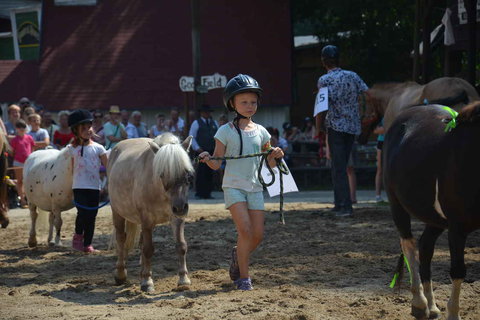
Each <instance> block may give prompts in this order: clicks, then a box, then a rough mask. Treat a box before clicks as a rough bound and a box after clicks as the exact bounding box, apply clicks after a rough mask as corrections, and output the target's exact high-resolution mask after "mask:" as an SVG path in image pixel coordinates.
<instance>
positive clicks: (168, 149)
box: [107, 133, 194, 292]
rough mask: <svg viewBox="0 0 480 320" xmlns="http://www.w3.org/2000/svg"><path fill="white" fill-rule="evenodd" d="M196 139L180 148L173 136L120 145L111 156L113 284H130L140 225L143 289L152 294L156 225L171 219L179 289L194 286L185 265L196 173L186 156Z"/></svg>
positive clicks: (189, 139) (109, 168) (139, 139)
mask: <svg viewBox="0 0 480 320" xmlns="http://www.w3.org/2000/svg"><path fill="white" fill-rule="evenodd" d="M191 141H192V137H191V136H190V137H188V138H187V139H185V141H183V143H180V141H179V139H178V138H177V137H176V136H174V135H173V134H171V133H164V134H162V135H159V136H157V137H156V138H155V139H154V140H152V139H148V138H138V139H129V140H124V141H122V142H120V143H119V144H118V145H116V146H115V148H113V149H112V152H111V154H110V157H109V162H108V169H107V174H108V179H109V183H108V193H109V195H110V202H111V206H112V215H113V223H114V226H115V232H116V234H115V235H116V242H117V254H118V260H117V265H116V272H115V281H116V283H117V284H122V283H124V282H125V281H126V279H127V270H126V268H125V260H126V257H127V254H128V250H129V249H130V248H131V247H132V246H133V243H132V242H133V241H129V240H128V239H134V236H132V235H134V234H135V233H136V227H137V225H140V226H141V231H142V233H141V234H142V239H141V240H142V241H141V242H142V255H141V289H142V290H143V291H147V292H152V291H153V290H154V286H153V280H152V271H151V259H152V255H153V251H154V248H153V240H152V232H153V229H154V227H155V225H157V224H160V223H165V222H167V221H169V220H170V222H171V225H172V230H173V234H174V238H175V240H176V248H177V254H178V257H179V270H178V275H179V281H178V286H180V287H182V286H188V285H190V283H191V282H190V279H189V278H188V270H187V265H186V258H185V255H186V252H187V243H186V242H185V237H184V233H183V230H184V225H185V221H184V218H185V216H186V215H187V213H188V190H189V185H190V182H191V179H192V178H193V175H194V170H193V167H192V163H191V161H190V158H189V157H188V154H187V151H186V150H188V149H189V147H190V144H191Z"/></svg>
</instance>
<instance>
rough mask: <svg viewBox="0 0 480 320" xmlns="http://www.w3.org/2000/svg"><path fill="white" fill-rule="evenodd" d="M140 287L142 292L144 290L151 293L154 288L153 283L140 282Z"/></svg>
mask: <svg viewBox="0 0 480 320" xmlns="http://www.w3.org/2000/svg"><path fill="white" fill-rule="evenodd" d="M140 289H142V291H143V292H146V293H152V292H153V291H155V289H154V288H153V284H150V283H148V284H142V285H141V286H140Z"/></svg>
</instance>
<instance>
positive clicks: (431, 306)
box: [422, 280, 442, 319]
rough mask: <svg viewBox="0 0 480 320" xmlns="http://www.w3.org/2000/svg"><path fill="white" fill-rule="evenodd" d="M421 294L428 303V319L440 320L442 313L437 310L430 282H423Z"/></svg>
mask: <svg viewBox="0 0 480 320" xmlns="http://www.w3.org/2000/svg"><path fill="white" fill-rule="evenodd" d="M422 284H423V293H424V294H425V297H426V298H427V301H428V310H429V311H430V315H429V317H430V319H437V318H440V315H441V314H442V311H440V309H438V307H437V302H436V301H435V295H434V294H433V287H432V281H431V280H430V281H426V282H423V283H422Z"/></svg>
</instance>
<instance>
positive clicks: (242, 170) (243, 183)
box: [215, 122, 270, 192]
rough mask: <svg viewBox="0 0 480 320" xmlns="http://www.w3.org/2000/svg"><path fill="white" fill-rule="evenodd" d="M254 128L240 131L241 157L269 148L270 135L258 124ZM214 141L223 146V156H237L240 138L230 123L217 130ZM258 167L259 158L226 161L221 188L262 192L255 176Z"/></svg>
mask: <svg viewBox="0 0 480 320" xmlns="http://www.w3.org/2000/svg"><path fill="white" fill-rule="evenodd" d="M255 126H256V127H255V129H254V130H250V131H244V130H241V133H242V139H243V153H242V154H243V155H246V154H251V153H259V152H263V151H266V150H263V149H266V148H267V147H268V146H270V134H269V133H268V131H267V129H265V128H264V127H263V126H261V125H259V124H255ZM215 139H217V140H219V141H220V142H221V143H223V144H224V145H225V147H226V150H225V156H227V157H229V156H238V155H239V153H240V136H239V135H238V132H237V130H236V129H235V127H234V126H233V125H232V123H231V122H229V123H227V124H224V125H223V126H221V127H220V129H218V131H217V133H216V134H215ZM259 165H260V158H259V157H254V158H245V159H235V160H227V165H226V167H225V173H224V175H223V184H222V187H224V188H237V189H241V190H244V191H247V192H259V191H263V187H262V185H261V184H260V181H259V180H258V176H257V171H258V167H259Z"/></svg>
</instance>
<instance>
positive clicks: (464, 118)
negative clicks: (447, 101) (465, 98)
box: [457, 101, 480, 123]
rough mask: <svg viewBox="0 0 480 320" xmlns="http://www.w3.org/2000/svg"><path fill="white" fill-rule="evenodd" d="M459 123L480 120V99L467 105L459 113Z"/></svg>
mask: <svg viewBox="0 0 480 320" xmlns="http://www.w3.org/2000/svg"><path fill="white" fill-rule="evenodd" d="M457 121H458V122H459V123H477V122H480V101H475V102H472V103H470V104H469V105H467V106H465V107H464V108H463V109H462V110H461V111H460V112H459V114H458V117H457Z"/></svg>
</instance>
